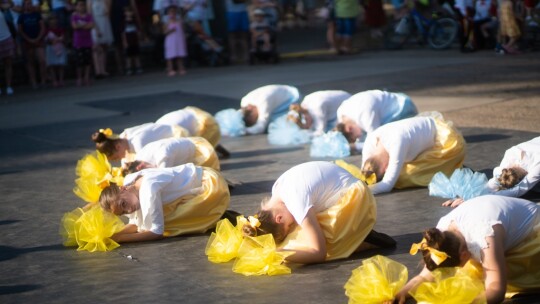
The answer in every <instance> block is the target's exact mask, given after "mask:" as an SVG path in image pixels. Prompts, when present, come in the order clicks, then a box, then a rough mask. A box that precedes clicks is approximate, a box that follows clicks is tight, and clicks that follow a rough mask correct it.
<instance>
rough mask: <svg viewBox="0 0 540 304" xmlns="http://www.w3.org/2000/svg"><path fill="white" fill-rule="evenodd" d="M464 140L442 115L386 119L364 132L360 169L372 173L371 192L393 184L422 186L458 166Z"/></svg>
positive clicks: (374, 192) (366, 173)
mask: <svg viewBox="0 0 540 304" xmlns="http://www.w3.org/2000/svg"><path fill="white" fill-rule="evenodd" d="M464 158H465V140H464V139H463V136H462V135H461V134H460V133H459V132H458V131H457V130H456V129H455V128H454V127H453V126H452V125H451V123H449V122H446V121H444V119H443V118H442V116H440V117H438V118H434V117H413V118H407V119H403V120H399V121H395V122H391V123H388V124H386V125H384V126H381V127H379V128H378V129H377V130H375V131H374V132H371V133H369V134H368V136H367V138H366V142H365V144H364V148H363V151H362V166H361V168H362V172H363V174H364V175H365V176H370V175H371V174H373V173H375V175H376V177H377V183H375V184H373V185H370V186H369V187H370V188H371V191H372V192H373V194H379V193H385V192H390V191H391V190H392V189H393V188H397V189H403V188H410V187H425V186H427V185H428V184H429V182H430V181H431V179H432V177H433V175H435V173H437V172H439V171H442V172H444V173H445V174H446V175H447V176H449V175H450V174H452V172H454V170H455V169H456V168H460V167H461V165H462V164H463V160H464Z"/></svg>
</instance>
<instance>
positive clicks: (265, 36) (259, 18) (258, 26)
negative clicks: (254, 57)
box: [249, 8, 272, 52]
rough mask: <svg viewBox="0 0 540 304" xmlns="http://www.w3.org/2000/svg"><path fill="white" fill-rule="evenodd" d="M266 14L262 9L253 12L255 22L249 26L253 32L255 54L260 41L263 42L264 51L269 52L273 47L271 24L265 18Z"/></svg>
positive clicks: (252, 39) (252, 42) (252, 41)
mask: <svg viewBox="0 0 540 304" xmlns="http://www.w3.org/2000/svg"><path fill="white" fill-rule="evenodd" d="M265 16H266V14H265V13H264V11H263V10H262V9H260V8H258V9H256V10H254V11H253V21H251V24H250V25H249V30H250V32H251V51H252V52H254V51H255V49H256V48H257V43H258V42H259V41H262V42H263V46H262V49H263V50H264V51H269V50H270V49H271V48H272V46H271V44H270V29H271V27H270V23H269V22H268V20H266V18H265Z"/></svg>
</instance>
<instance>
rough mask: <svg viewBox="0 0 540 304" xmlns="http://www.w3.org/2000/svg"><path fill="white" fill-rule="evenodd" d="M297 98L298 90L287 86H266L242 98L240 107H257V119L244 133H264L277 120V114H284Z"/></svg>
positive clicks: (298, 95)
mask: <svg viewBox="0 0 540 304" xmlns="http://www.w3.org/2000/svg"><path fill="white" fill-rule="evenodd" d="M299 97H300V93H299V92H298V89H297V88H295V87H292V86H288V85H267V86H263V87H260V88H258V89H255V90H253V91H251V92H249V93H248V94H247V95H246V96H244V97H242V101H241V102H240V107H242V108H244V107H246V106H248V105H253V106H255V107H257V111H258V117H257V122H256V123H255V124H254V125H252V126H251V127H248V128H246V133H247V134H262V133H264V132H265V131H266V128H267V127H268V124H269V123H270V122H271V121H272V120H273V119H275V118H277V115H278V114H283V115H284V114H286V113H287V112H288V110H289V105H290V104H292V103H294V102H296V101H298V98H299Z"/></svg>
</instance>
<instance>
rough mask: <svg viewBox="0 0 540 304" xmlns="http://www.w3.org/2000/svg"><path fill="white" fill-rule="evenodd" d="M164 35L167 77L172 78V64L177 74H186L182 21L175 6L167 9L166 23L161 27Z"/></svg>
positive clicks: (173, 72) (173, 71) (174, 72)
mask: <svg viewBox="0 0 540 304" xmlns="http://www.w3.org/2000/svg"><path fill="white" fill-rule="evenodd" d="M163 31H164V34H165V59H166V60H167V75H169V76H174V75H176V73H177V72H176V71H175V70H174V63H176V67H177V69H178V74H180V75H184V74H186V70H185V68H184V62H183V57H186V55H187V51H186V38H185V35H184V29H183V27H182V20H180V17H179V16H178V14H177V7H176V6H172V5H171V6H169V7H168V8H167V21H166V22H165V24H164V26H163Z"/></svg>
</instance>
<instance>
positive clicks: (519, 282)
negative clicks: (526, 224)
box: [505, 223, 540, 296]
mask: <svg viewBox="0 0 540 304" xmlns="http://www.w3.org/2000/svg"><path fill="white" fill-rule="evenodd" d="M505 256H506V265H507V267H508V268H507V271H508V273H507V278H508V288H507V296H508V295H509V294H508V293H514V294H515V293H522V292H526V291H535V292H538V291H540V223H537V224H536V226H534V228H533V232H532V233H531V235H530V236H529V237H528V238H527V239H525V240H524V241H523V242H521V243H520V244H519V245H518V246H517V247H515V248H513V249H511V250H509V251H508V252H506V253H505ZM510 295H511V294H510Z"/></svg>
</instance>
